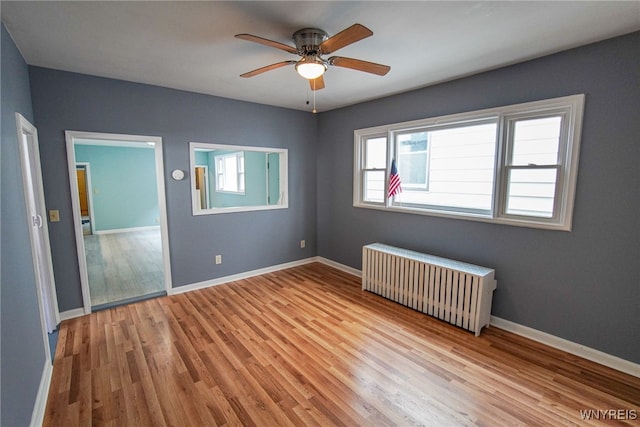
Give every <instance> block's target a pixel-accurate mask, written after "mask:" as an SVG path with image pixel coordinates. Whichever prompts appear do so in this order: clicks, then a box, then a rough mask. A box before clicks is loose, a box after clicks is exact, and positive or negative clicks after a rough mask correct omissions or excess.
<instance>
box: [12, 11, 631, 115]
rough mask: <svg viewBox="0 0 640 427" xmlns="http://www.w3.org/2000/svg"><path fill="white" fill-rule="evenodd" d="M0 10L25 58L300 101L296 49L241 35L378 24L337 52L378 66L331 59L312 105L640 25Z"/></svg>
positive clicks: (411, 85) (303, 91)
mask: <svg viewBox="0 0 640 427" xmlns="http://www.w3.org/2000/svg"><path fill="white" fill-rule="evenodd" d="M1 11H2V21H3V22H4V23H5V25H6V26H7V29H8V30H9V32H10V34H11V35H12V37H13V39H14V41H15V43H16V45H17V46H18V48H19V49H20V51H21V52H22V54H23V56H24V57H25V60H26V61H27V63H29V64H31V65H37V66H42V67H49V68H55V69H60V70H67V71H74V72H79V73H85V74H93V75H97V76H104V77H110V78H116V79H123V80H129V81H134V82H141V83H148V84H153V85H158V86H165V87H170V88H176V89H183V90H188V91H192V92H199V93H205V94H211V95H217V96H222V97H227V98H233V99H239V100H245V101H252V102H257V103H261V104H269V105H275V106H281V107H287V108H294V109H299V110H310V108H311V107H310V106H309V105H306V101H307V99H308V97H310V99H311V101H312V102H313V98H312V95H311V94H309V91H308V84H307V81H306V80H304V79H302V78H301V77H299V76H298V75H297V74H296V73H295V71H294V69H293V67H284V68H280V69H277V70H273V71H269V72H267V73H264V74H261V75H259V76H256V77H252V78H249V79H244V78H241V77H239V75H240V74H242V73H244V72H247V71H250V70H253V69H256V68H259V67H262V66H264V65H268V64H272V63H275V62H280V61H283V60H289V59H297V56H295V55H291V54H288V53H286V52H284V51H281V50H277V49H273V48H269V47H267V46H263V45H260V44H256V43H252V42H248V41H244V40H239V39H236V38H234V37H233V36H234V35H235V34H238V33H251V34H254V35H258V36H261V37H264V38H267V39H271V40H275V41H278V42H281V43H285V44H290V45H293V42H292V41H291V35H292V34H293V32H294V31H296V30H298V29H301V28H305V27H316V28H321V29H323V30H325V31H327V32H328V33H329V35H333V34H335V33H337V32H339V31H341V30H343V29H345V28H347V27H349V26H350V25H352V24H354V23H360V24H362V25H365V26H366V27H368V28H370V29H371V30H372V31H373V32H374V35H373V36H372V37H369V38H367V39H364V40H361V41H359V42H357V43H354V44H352V45H350V46H347V47H345V48H343V49H341V50H339V51H338V52H337V53H335V55H341V56H347V57H352V58H358V59H363V60H367V61H371V62H378V63H382V64H387V65H390V66H391V71H390V72H389V74H387V75H386V76H384V77H380V76H376V75H371V74H367V73H362V72H358V71H354V70H350V69H345V68H338V67H330V68H329V70H328V71H327V73H326V74H325V78H324V80H325V83H326V88H325V89H323V90H320V91H318V92H316V102H317V109H318V111H327V110H331V109H334V108H338V107H342V106H346V105H351V104H355V103H359V102H362V101H366V100H370V99H375V98H380V97H383V96H386V95H390V94H395V93H400V92H405V91H408V90H412V89H416V88H420V87H425V86H428V85H432V84H435V83H439V82H443V81H447V80H452V79H455V78H458V77H462V76H467V75H471V74H474V73H478V72H481V71H485V70H489V69H494V68H498V67H502V66H505V65H509V64H514V63H517V62H521V61H525V60H528V59H532V58H536V57H540V56H543V55H547V54H550V53H554V52H558V51H561V50H565V49H569V48H572V47H576V46H580V45H584V44H588V43H591V42H595V41H599V40H604V39H606V38H610V37H614V36H617V35H621V34H625V33H629V32H632V31H637V30H640V1H626V2H624V1H573V2H571V1H568V2H565V1H549V2H541V1H512V2H510V1H496V2H494V1H428V2H427V1H411V2H397V1H380V2H375V1H329V2H316V1H292V2H283V1H264V2H263V1H258V2H242V1H227V2H223V1H215V2H214V1H201V2H185V1H164V2H151V1H141V2H128V1H117V2H102V1H71V2H63V1H45V2H25V1H18V2H12V1H5V0H3V1H2V2H1Z"/></svg>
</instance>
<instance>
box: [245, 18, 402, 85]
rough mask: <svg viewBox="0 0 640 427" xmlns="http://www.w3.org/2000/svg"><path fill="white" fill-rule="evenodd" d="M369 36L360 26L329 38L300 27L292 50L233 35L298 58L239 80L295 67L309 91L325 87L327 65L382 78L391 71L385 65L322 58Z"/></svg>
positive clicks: (256, 37)
mask: <svg viewBox="0 0 640 427" xmlns="http://www.w3.org/2000/svg"><path fill="white" fill-rule="evenodd" d="M372 35H373V31H371V30H370V29H368V28H367V27H365V26H364V25H360V24H353V25H352V26H350V27H349V28H347V29H345V30H342V31H341V32H339V33H338V34H335V35H334V36H331V37H329V35H328V34H327V32H326V31H324V30H320V29H318V28H303V29H301V30H298V31H296V32H295V33H293V36H292V38H293V42H294V43H295V45H296V46H295V47H293V46H289V45H286V44H283V43H279V42H276V41H273V40H268V39H265V38H262V37H258V36H254V35H252V34H236V37H237V38H239V39H242V40H248V41H252V42H255V43H260V44H263V45H265V46H270V47H275V48H276V49H280V50H284V51H285V52H289V53H293V54H297V55H300V56H301V58H300V59H299V60H297V61H294V60H289V61H282V62H276V63H275V64H271V65H267V66H265V67H261V68H258V69H256V70H253V71H249V72H248V73H244V74H241V75H240V77H253V76H257V75H258V74H262V73H264V72H266V71H270V70H275V69H276V68H280V67H285V66H287V65H295V68H296V71H297V72H298V74H300V75H301V76H302V77H304V78H305V79H307V80H309V85H310V86H311V90H319V89H323V88H324V79H323V77H322V75H323V74H324V72H325V71H327V69H328V66H329V65H333V66H336V67H344V68H351V69H353V70H358V71H364V72H365V73H372V74H377V75H379V76H384V75H385V74H387V73H388V72H389V70H390V69H391V67H389V66H388V65H382V64H376V63H374V62H368V61H362V60H360V59H353V58H345V57H343V56H332V57H330V58H328V59H324V58H322V55H328V54H330V53H333V52H335V51H336V50H338V49H341V48H343V47H345V46H348V45H350V44H352V43H355V42H357V41H360V40H362V39H364V38H367V37H369V36H372Z"/></svg>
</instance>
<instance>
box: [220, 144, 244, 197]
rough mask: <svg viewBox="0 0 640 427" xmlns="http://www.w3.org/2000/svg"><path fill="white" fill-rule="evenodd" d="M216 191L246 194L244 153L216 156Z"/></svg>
mask: <svg viewBox="0 0 640 427" xmlns="http://www.w3.org/2000/svg"><path fill="white" fill-rule="evenodd" d="M215 163H216V191H221V192H228V193H240V194H244V188H245V185H244V152H242V151H239V152H236V153H230V154H220V155H218V156H215Z"/></svg>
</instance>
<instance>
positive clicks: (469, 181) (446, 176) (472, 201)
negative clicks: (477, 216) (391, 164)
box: [394, 123, 497, 211]
mask: <svg viewBox="0 0 640 427" xmlns="http://www.w3.org/2000/svg"><path fill="white" fill-rule="evenodd" d="M496 129H497V123H486V124H481V125H469V126H459V127H452V128H447V129H438V130H433V131H429V132H426V134H427V135H426V138H423V141H424V144H423V147H425V149H426V146H427V141H428V150H429V152H430V153H429V155H428V156H427V155H426V154H425V157H424V158H423V161H425V162H426V164H427V166H428V170H427V171H426V172H425V174H426V180H427V182H426V186H425V189H416V188H411V186H410V185H408V186H407V185H405V180H407V181H408V183H409V184H411V183H413V182H414V181H413V180H416V179H417V175H415V174H414V171H413V169H409V170H408V171H407V170H406V169H405V168H406V166H405V162H402V163H400V161H399V164H398V174H399V175H400V180H401V181H402V185H403V192H402V194H400V196H399V197H396V199H395V200H394V204H414V205H427V206H433V207H452V208H455V209H462V210H476V211H477V210H482V211H487V210H491V207H492V198H493V188H494V185H493V179H494V167H495V151H496ZM403 136H404V135H403ZM404 145H405V144H404V141H400V140H399V144H398V154H399V157H400V158H401V155H402V151H401V150H400V148H401V147H402V148H403V150H406V147H404ZM415 147H418V145H417V144H416V145H415ZM405 152H406V151H405ZM412 156H413V154H412ZM427 158H428V162H427V161H426V159H427ZM415 159H416V160H415V161H414V162H413V163H412V164H416V163H418V157H416V158H415ZM425 190H428V191H425Z"/></svg>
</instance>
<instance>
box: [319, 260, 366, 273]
mask: <svg viewBox="0 0 640 427" xmlns="http://www.w3.org/2000/svg"><path fill="white" fill-rule="evenodd" d="M316 261H317V262H320V263H322V264H326V265H328V266H329V267H333V268H336V269H338V270H341V271H344V272H345V273H349V274H353V275H354V276H358V277H362V272H361V271H360V270H358V269H355V268H353V267H349V266H348V265H344V264H340V263H339V262H335V261H332V260H330V259H328V258H324V257H321V256H319V257H316Z"/></svg>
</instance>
